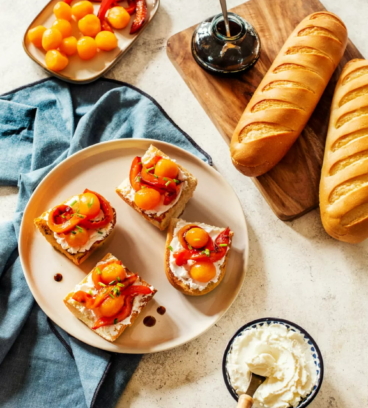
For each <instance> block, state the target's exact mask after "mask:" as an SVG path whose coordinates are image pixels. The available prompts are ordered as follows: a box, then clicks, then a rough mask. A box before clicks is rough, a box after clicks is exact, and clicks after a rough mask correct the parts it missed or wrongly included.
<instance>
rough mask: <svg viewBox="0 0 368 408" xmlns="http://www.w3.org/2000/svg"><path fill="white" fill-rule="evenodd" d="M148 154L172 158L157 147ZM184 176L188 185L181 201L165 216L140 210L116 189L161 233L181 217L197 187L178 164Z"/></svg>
mask: <svg viewBox="0 0 368 408" xmlns="http://www.w3.org/2000/svg"><path fill="white" fill-rule="evenodd" d="M147 152H148V153H149V154H150V155H151V156H161V157H163V158H166V159H170V157H169V156H168V155H167V154H165V153H163V152H162V151H160V150H159V149H157V148H156V147H155V146H153V145H151V146H150V147H149V149H148V150H147ZM176 164H177V166H178V167H179V169H180V170H181V172H182V173H183V175H184V176H185V181H186V185H185V187H183V190H182V192H181V195H180V198H179V200H178V201H177V202H176V204H174V205H173V206H172V207H171V208H170V209H168V210H167V211H166V212H164V213H163V214H161V215H159V216H157V215H155V214H149V213H147V212H146V211H144V210H142V209H141V208H139V207H138V206H137V205H136V204H135V202H134V201H132V200H131V199H130V198H129V197H128V196H127V194H126V193H125V192H124V191H123V189H121V188H120V186H119V187H117V188H116V192H117V194H118V195H119V196H120V198H122V199H123V200H124V201H125V202H126V203H127V204H128V205H130V206H131V207H132V208H134V209H135V210H136V211H137V212H138V213H139V214H140V215H141V216H142V217H144V218H145V219H146V220H147V221H149V222H150V223H151V224H153V225H154V226H155V227H157V228H159V229H160V230H161V231H163V230H165V229H166V228H167V227H168V225H169V223H170V220H171V218H175V217H178V216H180V215H181V214H182V213H183V212H184V209H185V206H186V205H187V203H188V201H189V200H190V199H191V198H192V196H193V193H194V190H195V189H196V187H197V179H196V178H195V177H194V176H193V175H192V174H191V173H190V172H189V171H188V170H187V169H186V168H184V167H183V166H181V165H180V164H178V163H176Z"/></svg>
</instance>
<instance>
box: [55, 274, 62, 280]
mask: <svg viewBox="0 0 368 408" xmlns="http://www.w3.org/2000/svg"><path fill="white" fill-rule="evenodd" d="M54 280H55V281H56V282H61V281H62V280H63V275H62V274H61V273H55V275H54Z"/></svg>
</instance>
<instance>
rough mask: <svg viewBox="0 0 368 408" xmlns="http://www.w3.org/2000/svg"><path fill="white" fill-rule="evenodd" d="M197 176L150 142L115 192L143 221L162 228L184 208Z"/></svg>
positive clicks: (191, 193)
mask: <svg viewBox="0 0 368 408" xmlns="http://www.w3.org/2000/svg"><path fill="white" fill-rule="evenodd" d="M196 186H197V179H196V178H195V177H194V176H193V175H192V174H191V173H189V171H188V170H186V169H185V168H184V167H183V166H181V165H180V164H177V163H176V162H175V161H174V160H172V159H170V157H169V156H167V155H166V154H165V153H163V152H161V151H160V150H158V149H157V148H156V147H154V146H153V145H151V146H150V147H149V149H148V150H147V151H146V152H145V154H144V155H143V156H142V157H140V156H137V157H135V158H134V159H133V162H132V165H131V168H130V174H129V177H128V178H126V179H125V180H124V181H123V182H122V183H121V184H120V186H119V187H117V189H116V192H117V193H118V194H119V196H120V197H121V198H122V199H123V200H124V201H125V202H126V203H127V204H129V205H130V206H131V207H133V208H134V209H135V210H136V211H138V212H139V213H140V214H141V215H142V216H143V217H144V218H145V219H146V220H148V221H149V222H150V223H151V224H153V225H155V226H156V227H157V228H159V229H160V230H165V229H166V228H167V227H168V225H169V223H170V220H171V218H175V217H178V216H179V215H181V214H182V212H183V211H184V208H185V206H186V204H187V202H188V201H189V200H190V198H191V197H192V195H193V192H194V190H195V188H196Z"/></svg>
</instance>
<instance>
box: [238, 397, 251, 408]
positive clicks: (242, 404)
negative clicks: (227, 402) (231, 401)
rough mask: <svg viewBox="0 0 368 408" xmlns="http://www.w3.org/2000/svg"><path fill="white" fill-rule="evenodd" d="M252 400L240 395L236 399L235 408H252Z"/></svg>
mask: <svg viewBox="0 0 368 408" xmlns="http://www.w3.org/2000/svg"><path fill="white" fill-rule="evenodd" d="M252 406H253V398H252V397H250V396H249V395H247V394H242V395H240V397H239V399H238V405H237V407H236V408H252Z"/></svg>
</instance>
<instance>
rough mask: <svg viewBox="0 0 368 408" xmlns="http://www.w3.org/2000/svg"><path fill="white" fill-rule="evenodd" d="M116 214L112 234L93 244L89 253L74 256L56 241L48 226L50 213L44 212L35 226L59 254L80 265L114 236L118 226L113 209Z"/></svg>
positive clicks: (35, 221) (37, 219)
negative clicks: (116, 225)
mask: <svg viewBox="0 0 368 408" xmlns="http://www.w3.org/2000/svg"><path fill="white" fill-rule="evenodd" d="M113 212H114V218H113V220H112V228H111V230H110V233H109V234H108V235H107V236H105V237H104V238H103V239H101V240H99V241H96V242H95V243H93V245H92V246H91V248H90V249H88V250H87V251H83V252H77V253H75V254H72V253H70V252H68V251H67V249H63V248H62V246H61V245H60V244H59V243H58V242H57V241H56V239H55V236H54V232H53V231H51V229H50V228H49V226H48V224H47V221H46V219H47V214H48V212H47V211H46V212H44V213H43V214H41V216H40V217H38V218H35V220H34V224H35V225H36V227H37V228H38V230H39V231H40V232H41V234H42V235H43V236H44V237H45V238H46V240H47V241H48V242H49V243H50V244H51V245H52V246H53V247H54V248H55V249H56V250H57V251H59V252H61V253H62V254H63V255H65V256H66V257H67V258H68V259H70V260H71V261H72V262H74V263H75V264H76V265H80V264H81V263H82V262H84V261H85V260H86V259H87V258H88V257H89V256H90V255H91V254H92V253H93V252H94V251H96V249H98V248H100V247H101V246H102V245H104V244H105V243H106V242H107V240H108V239H109V237H110V236H112V233H113V231H114V227H115V224H116V212H115V209H114V208H113Z"/></svg>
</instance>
